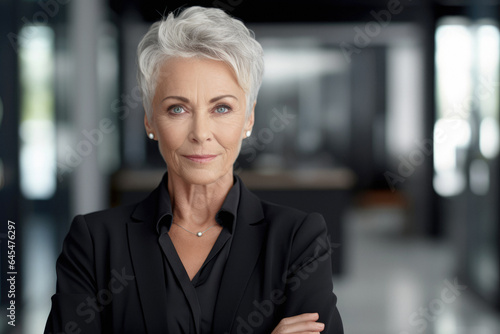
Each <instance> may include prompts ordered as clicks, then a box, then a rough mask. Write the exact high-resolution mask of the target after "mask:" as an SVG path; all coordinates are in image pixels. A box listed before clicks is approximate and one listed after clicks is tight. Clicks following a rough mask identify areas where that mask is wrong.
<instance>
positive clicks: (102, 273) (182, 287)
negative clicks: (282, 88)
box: [45, 7, 343, 334]
mask: <svg viewBox="0 0 500 334" xmlns="http://www.w3.org/2000/svg"><path fill="white" fill-rule="evenodd" d="M262 54H263V53H262V48H261V46H260V45H259V44H258V43H257V42H256V41H255V39H254V38H253V37H252V34H251V33H250V32H249V30H248V29H247V28H246V27H245V26H244V25H243V24H242V23H241V22H240V21H238V20H235V19H232V18H230V17H229V16H228V15H227V14H225V13H224V12H223V11H221V10H219V9H205V8H201V7H191V8H188V9H185V10H184V11H183V12H182V13H181V14H180V15H178V17H174V15H173V14H170V15H169V16H168V17H167V18H166V19H165V20H163V21H161V22H157V23H155V24H153V25H152V27H151V28H150V30H149V31H148V33H147V34H146V35H145V37H144V38H143V40H142V41H141V43H140V45H139V48H138V63H139V71H138V81H139V85H140V87H141V90H142V93H143V100H144V108H145V110H146V114H145V116H144V125H145V128H146V132H147V135H148V137H149V138H150V139H151V140H155V141H158V146H159V149H160V152H161V154H162V156H163V158H164V160H165V162H166V165H167V166H168V172H167V173H165V175H164V177H163V180H162V182H161V184H160V185H159V186H158V188H157V189H156V190H154V191H153V192H152V193H151V194H150V196H149V197H148V198H146V199H145V200H144V201H142V202H141V203H139V204H137V205H132V206H125V207H118V208H114V209H111V210H106V211H102V212H97V213H92V214H88V215H85V216H77V217H76V218H75V219H74V221H73V223H72V226H71V229H70V231H69V233H68V236H67V237H66V239H65V242H64V246H63V250H62V253H61V255H60V257H59V259H58V262H57V278H58V281H57V292H56V294H55V295H54V296H53V297H52V310H51V313H50V315H49V319H48V321H47V326H46V330H45V331H46V332H48V333H51V332H52V333H61V332H63V333H271V332H272V333H311V332H312V333H319V332H324V333H336V334H338V333H342V332H343V330H342V323H341V320H340V316H339V314H338V311H337V308H336V297H335V295H334V294H333V293H332V288H333V287H332V278H331V276H332V273H331V265H330V263H331V262H330V252H331V249H330V247H329V243H328V239H327V237H326V225H325V222H324V220H323V218H322V216H321V215H319V214H306V213H304V212H301V211H297V210H294V209H291V208H286V207H282V206H277V205H274V204H271V203H268V202H264V201H261V200H259V199H258V198H257V197H256V196H255V195H253V194H252V193H251V192H249V191H248V190H247V188H246V187H245V186H244V185H243V183H242V181H241V180H240V179H239V177H238V176H237V175H234V174H233V164H234V162H235V160H236V158H237V156H238V154H239V151H240V147H241V143H242V140H243V139H244V138H246V137H249V136H250V135H251V131H252V126H253V124H254V108H255V103H256V98H257V92H258V90H259V86H260V84H261V80H262V73H263V58H262Z"/></svg>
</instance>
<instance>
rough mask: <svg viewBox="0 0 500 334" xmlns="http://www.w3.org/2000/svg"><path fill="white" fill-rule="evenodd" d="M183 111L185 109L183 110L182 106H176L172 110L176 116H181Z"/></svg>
mask: <svg viewBox="0 0 500 334" xmlns="http://www.w3.org/2000/svg"><path fill="white" fill-rule="evenodd" d="M183 111H184V108H182V107H181V106H175V107H173V108H172V112H173V113H174V114H181V113H182V112H183Z"/></svg>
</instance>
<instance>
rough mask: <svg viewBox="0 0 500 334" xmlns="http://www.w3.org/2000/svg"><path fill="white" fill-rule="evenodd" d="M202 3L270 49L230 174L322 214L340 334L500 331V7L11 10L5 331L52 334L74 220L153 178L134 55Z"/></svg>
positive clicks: (251, 5) (19, 6)
mask: <svg viewBox="0 0 500 334" xmlns="http://www.w3.org/2000/svg"><path fill="white" fill-rule="evenodd" d="M194 4H201V5H204V6H211V7H219V8H223V9H225V10H226V11H227V12H228V13H230V14H232V15H234V16H236V17H238V18H240V19H242V20H243V21H244V22H245V23H246V24H247V25H248V26H250V27H251V29H252V30H254V32H255V34H256V38H257V40H259V41H260V42H261V43H262V45H263V47H264V51H265V62H266V72H265V77H264V83H263V85H262V89H261V91H260V95H259V99H258V104H257V108H256V125H255V128H254V131H253V134H252V138H251V139H250V140H246V141H245V144H244V146H243V147H242V152H241V155H240V157H239V159H238V161H237V163H236V165H235V170H236V172H237V173H238V174H239V175H240V176H241V177H242V178H243V180H244V181H245V183H246V184H247V186H248V187H249V188H251V189H253V190H254V191H255V192H256V193H258V194H259V195H260V196H261V197H263V198H267V199H270V200H273V201H275V202H279V203H283V204H288V205H292V206H295V207H298V208H301V209H303V210H307V211H319V212H321V213H323V214H324V216H325V218H326V220H327V224H328V228H329V233H330V235H331V241H332V245H333V249H334V254H333V258H332V265H333V268H334V273H335V275H334V277H333V280H334V285H335V291H336V293H337V295H338V297H339V305H338V306H339V309H340V312H341V315H342V317H343V320H344V323H345V332H346V333H351V334H378V333H380V334H388V333H397V334H403V333H406V334H409V333H411V334H413V333H426V334H431V333H432V334H466V333H474V334H476V333H478V334H496V333H500V316H499V313H498V310H499V308H500V280H499V276H500V250H499V240H500V232H499V228H498V226H499V213H500V212H499V205H498V203H499V192H498V191H499V188H498V187H499V176H500V170H499V166H498V162H499V159H498V151H499V109H500V105H499V97H500V95H499V61H500V57H499V52H500V32H499V22H498V20H499V17H500V1H498V0H482V1H472V0H423V1H416V0H414V1H411V0H400V1H397V0H388V1H385V0H356V1H353V0H337V1H334V0H331V1H326V0H310V1H292V0H289V1H272V2H270V1H263V0H259V1H257V0H252V1H250V0H214V1H205V2H200V1H173V0H172V1H170V0H122V1H118V0H37V1H35V0H22V1H20V0H0V34H1V38H0V73H1V75H0V207H1V213H0V216H1V224H0V247H1V254H2V258H1V268H2V270H1V273H2V277H1V309H2V311H1V312H0V314H1V317H0V319H1V321H0V332H2V333H28V334H31V333H40V332H41V331H42V329H43V327H44V324H45V320H46V317H47V314H48V311H49V308H50V297H51V295H52V294H53V293H54V290H55V261H56V258H57V255H58V254H59V252H60V250H61V244H62V241H63V238H64V236H65V234H66V233H67V231H68V228H69V224H70V222H71V218H72V217H73V216H74V215H75V214H77V213H85V212H89V211H95V210H99V209H104V208H108V207H110V206H115V205H119V204H123V203H132V202H134V201H137V200H139V199H141V198H143V197H144V196H145V195H146V194H147V193H148V192H149V191H150V190H152V189H153V188H154V187H155V186H156V185H157V183H158V182H159V180H160V178H161V175H162V173H163V172H164V169H165V168H164V164H163V161H162V159H161V157H160V156H159V154H158V152H157V147H156V145H155V144H154V143H153V142H151V141H150V140H148V139H147V137H146V133H145V131H144V128H143V109H142V106H141V100H140V96H139V91H138V88H137V86H136V81H135V71H136V65H135V51H136V47H137V44H138V42H139V40H140V39H141V37H142V36H143V34H144V33H145V32H146V30H147V29H148V26H149V25H150V24H151V23H152V22H154V21H156V20H158V19H160V18H161V17H162V15H164V14H165V13H168V12H170V11H172V10H175V9H176V8H179V7H180V6H183V5H194ZM8 220H11V221H15V222H16V248H15V250H16V266H17V271H18V274H17V281H16V299H15V300H16V310H17V311H16V326H15V327H12V326H9V325H7V321H8V319H7V318H6V307H7V303H8V302H9V300H8V298H7V290H8V288H9V286H8V284H7V281H6V279H7V277H6V272H7V271H8V270H7V260H8V259H7V256H6V255H7V242H6V241H7V221H8Z"/></svg>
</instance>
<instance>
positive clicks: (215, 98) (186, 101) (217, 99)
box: [162, 94, 238, 103]
mask: <svg viewBox="0 0 500 334" xmlns="http://www.w3.org/2000/svg"><path fill="white" fill-rule="evenodd" d="M226 97H230V98H233V99H235V100H236V101H238V98H237V97H236V96H234V95H230V94H228V95H220V96H216V97H214V98H213V99H211V100H210V101H209V102H210V103H214V102H216V101H219V100H222V99H223V98H226ZM167 99H176V100H180V101H182V102H185V103H188V102H189V99H187V98H185V97H183V96H167V97H166V98H164V99H163V100H162V102H163V101H165V100H167Z"/></svg>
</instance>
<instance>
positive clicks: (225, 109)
mask: <svg viewBox="0 0 500 334" xmlns="http://www.w3.org/2000/svg"><path fill="white" fill-rule="evenodd" d="M215 112H216V113H218V114H225V113H227V112H229V107H228V106H218V107H217V108H215Z"/></svg>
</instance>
